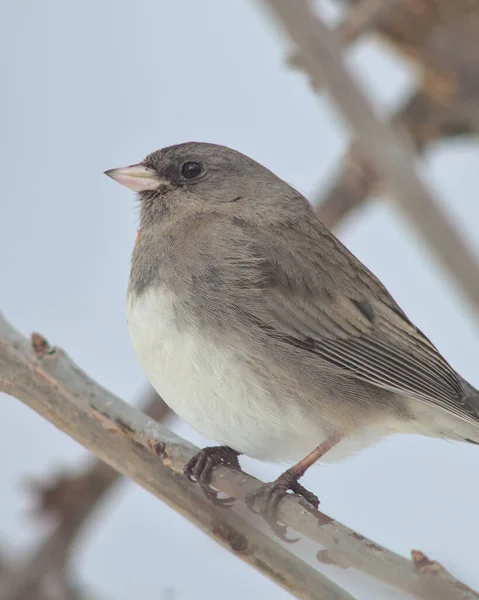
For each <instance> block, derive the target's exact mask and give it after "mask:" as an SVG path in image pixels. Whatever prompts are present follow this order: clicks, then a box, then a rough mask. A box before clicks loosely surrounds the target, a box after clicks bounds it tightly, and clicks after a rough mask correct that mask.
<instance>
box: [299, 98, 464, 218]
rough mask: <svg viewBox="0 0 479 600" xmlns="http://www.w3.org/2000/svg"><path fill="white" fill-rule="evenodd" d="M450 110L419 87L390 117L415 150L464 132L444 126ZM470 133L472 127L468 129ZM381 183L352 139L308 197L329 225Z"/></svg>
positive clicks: (360, 204)
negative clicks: (325, 181) (325, 184)
mask: <svg viewBox="0 0 479 600" xmlns="http://www.w3.org/2000/svg"><path fill="white" fill-rule="evenodd" d="M450 118H451V116H450V111H449V110H447V109H445V108H444V106H442V105H438V104H437V103H435V102H434V101H433V100H432V99H431V98H430V97H428V96H426V95H425V94H424V93H423V92H422V91H419V92H417V93H416V94H414V95H413V96H412V98H410V99H409V100H408V102H407V103H406V104H405V105H404V106H403V107H402V108H401V109H400V110H399V111H398V112H397V113H396V114H394V115H392V117H391V119H390V121H391V123H392V124H393V126H394V127H398V128H400V129H402V130H404V131H405V132H406V133H407V134H408V135H409V137H410V139H411V140H412V142H413V143H414V148H415V150H416V152H417V153H418V154H420V153H422V152H423V151H424V149H425V147H426V145H427V144H428V143H429V142H431V141H434V140H437V139H439V138H440V137H444V136H447V137H453V136H457V135H459V133H461V134H463V135H464V134H465V133H466V131H465V130H461V131H460V132H459V131H458V130H457V129H456V130H454V129H453V128H452V127H449V129H448V128H447V127H446V126H447V124H448V122H449V124H450V125H452V123H451V121H450ZM468 133H472V131H470V130H469V131H468ZM381 187H384V185H381V179H380V177H379V176H378V174H377V172H376V170H375V169H374V167H373V166H372V164H371V163H370V161H368V160H367V159H366V158H364V157H363V155H362V154H361V151H360V148H358V143H357V142H356V141H353V142H352V143H351V145H350V146H349V148H348V150H347V151H346V153H345V155H344V156H343V157H342V158H341V160H340V161H339V169H338V172H337V173H336V174H335V176H334V177H333V181H332V183H331V185H330V186H329V188H328V189H326V191H324V190H321V191H320V192H319V193H317V194H316V195H314V194H313V196H312V198H311V201H312V203H313V205H314V206H315V207H316V214H317V215H318V217H319V218H320V219H321V221H323V223H324V224H325V225H326V226H327V227H329V228H330V229H332V228H334V227H335V226H337V225H338V224H339V223H340V222H341V221H342V220H343V219H344V218H345V217H346V216H348V215H350V214H351V213H353V212H354V211H356V210H357V209H358V208H360V207H361V206H362V205H363V204H364V202H365V201H366V200H367V199H368V197H370V195H371V194H373V193H376V192H377V191H379V190H380V189H381Z"/></svg>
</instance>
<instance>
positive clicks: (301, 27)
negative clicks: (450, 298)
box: [262, 0, 479, 311]
mask: <svg viewBox="0 0 479 600" xmlns="http://www.w3.org/2000/svg"><path fill="white" fill-rule="evenodd" d="M262 2H263V4H265V5H266V6H268V7H269V9H270V10H271V12H272V14H273V15H274V16H275V17H276V19H277V20H278V22H279V23H280V24H281V25H282V26H283V28H284V29H285V30H286V32H287V33H288V34H289V36H290V37H291V39H292V41H293V42H294V43H295V44H296V46H297V48H298V50H299V51H300V53H301V55H302V62H303V64H304V69H305V70H306V71H307V72H308V74H309V75H310V77H311V78H312V79H313V80H317V79H318V78H322V81H324V85H325V86H326V87H327V88H328V90H329V92H330V94H331V96H332V98H333V99H334V101H335V104H336V106H337V107H338V109H339V111H340V112H341V114H342V116H343V118H344V120H345V121H346V122H347V123H348V124H349V125H350V127H351V130H352V131H353V132H354V134H355V137H356V138H357V140H358V143H359V144H360V146H361V149H362V151H363V153H364V155H365V156H366V157H367V158H368V159H369V160H370V161H371V163H372V164H374V165H375V167H376V169H377V171H378V173H379V174H380V175H381V176H382V177H383V179H384V181H385V182H386V184H387V186H388V187H389V189H390V190H391V191H392V193H393V195H394V197H395V199H396V201H397V203H398V205H399V207H400V208H401V209H402V211H403V212H404V214H405V215H406V216H407V217H408V219H409V220H410V222H411V224H412V225H413V226H414V227H415V228H416V229H417V230H418V231H419V233H420V234H422V236H423V237H424V239H425V240H426V241H427V242H428V243H429V245H430V246H431V248H432V249H433V250H434V252H435V254H436V256H437V257H438V258H439V260H440V261H441V262H442V264H443V265H444V266H445V267H446V268H447V269H448V271H449V273H450V275H451V276H452V277H453V278H454V279H455V280H456V282H457V284H458V285H459V287H460V289H462V291H463V293H464V295H465V297H466V298H467V299H468V300H469V302H470V303H471V304H472V306H473V307H474V308H475V309H476V311H479V285H478V281H479V270H478V267H477V263H476V260H475V258H474V256H473V255H472V253H471V251H470V249H469V248H468V247H467V245H466V244H465V243H464V242H463V240H462V237H461V235H460V234H459V233H458V231H457V230H456V228H455V227H454V226H453V225H452V224H451V223H449V221H448V220H447V218H446V217H445V215H444V213H443V211H442V210H441V209H440V207H439V206H438V205H437V203H436V202H435V200H434V198H433V196H432V195H431V194H430V192H429V190H428V188H427V187H426V185H425V184H424V183H423V182H422V181H421V179H420V178H419V176H418V174H417V172H416V169H415V166H414V154H413V153H412V152H411V150H410V144H409V143H408V141H407V140H406V138H405V136H403V135H400V134H399V132H395V131H394V130H393V128H392V127H391V126H390V125H389V124H388V123H387V122H385V121H381V120H380V119H378V118H377V117H376V115H375V113H374V110H373V109H372V107H371V105H370V103H369V102H368V100H367V99H366V97H365V95H364V94H363V93H362V92H361V90H360V88H359V87H358V85H356V83H355V81H354V78H353V76H352V74H351V73H350V71H349V69H348V68H347V67H346V66H345V65H344V64H343V60H342V57H341V48H340V44H339V42H338V41H337V40H336V39H335V36H334V34H333V33H332V32H331V31H330V30H329V29H328V28H327V27H326V26H325V25H324V23H323V22H322V20H321V19H320V18H319V16H318V15H317V14H316V13H315V12H314V10H313V9H312V8H311V6H310V3H309V2H308V1H307V0H295V2H290V0H262Z"/></svg>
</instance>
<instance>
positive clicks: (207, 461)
mask: <svg viewBox="0 0 479 600" xmlns="http://www.w3.org/2000/svg"><path fill="white" fill-rule="evenodd" d="M239 454H240V453H239V452H236V450H233V449H232V448H230V447H229V446H209V447H207V448H203V450H200V451H199V452H198V453H197V454H195V455H194V456H193V458H192V459H191V460H190V461H188V463H187V465H186V466H185V469H184V473H185V475H186V477H188V479H189V480H190V481H194V482H197V483H198V484H199V486H200V488H201V490H202V491H203V493H204V494H205V496H206V497H207V498H208V499H209V500H211V501H212V502H213V503H214V504H216V505H217V506H222V507H225V508H228V507H230V506H232V504H233V503H234V498H218V492H216V490H214V489H213V488H212V487H211V485H210V481H211V472H212V471H213V469H214V467H216V466H217V465H225V466H227V467H231V468H233V469H238V470H239V471H241V466H240V464H239V460H238V456H239Z"/></svg>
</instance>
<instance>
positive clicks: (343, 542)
mask: <svg viewBox="0 0 479 600" xmlns="http://www.w3.org/2000/svg"><path fill="white" fill-rule="evenodd" d="M0 391H4V392H7V393H9V394H11V395H14V396H16V397H17V398H19V399H20V400H22V401H23V402H25V403H26V404H27V405H29V406H30V407H31V408H33V409H34V410H36V411H37V412H38V413H39V414H41V415H42V416H44V417H45V418H46V419H48V420H49V421H50V422H52V423H54V424H55V425H56V426H57V427H59V428H60V429H62V430H63V431H65V432H66V433H68V434H69V435H71V436H72V437H74V438H75V439H76V440H77V441H79V442H80V443H81V444H83V445H84V446H85V447H87V448H89V449H90V450H91V451H92V452H95V453H96V454H97V455H98V456H100V457H101V458H102V459H103V460H105V461H106V462H108V463H109V464H110V465H111V466H112V467H113V468H116V469H118V470H119V471H120V472H121V473H122V474H124V475H125V476H127V477H130V478H131V479H133V480H134V481H136V482H137V483H139V484H140V485H141V486H143V487H145V488H146V489H148V490H149V491H151V492H152V493H153V494H155V495H156V496H157V497H159V498H160V499H162V500H163V501H165V502H166V503H168V504H169V505H170V506H172V507H173V508H174V509H175V510H177V511H179V512H180V513H182V514H183V515H184V516H186V517H187V518H188V519H189V520H190V521H192V522H193V523H195V524H196V525H197V526H198V527H200V528H201V529H203V530H204V531H205V532H206V533H208V534H209V535H210V536H212V537H214V538H215V539H217V540H219V541H221V543H222V544H223V545H224V546H225V547H227V548H229V549H230V550H231V551H233V552H234V553H235V554H237V555H238V556H240V557H241V558H243V560H245V561H247V562H248V563H250V564H251V565H253V566H255V567H256V568H258V569H259V570H261V571H262V572H263V573H265V574H267V575H268V576H269V577H271V578H272V579H274V580H275V581H277V582H278V583H280V584H281V585H283V586H284V587H286V588H287V589H289V590H290V591H292V592H293V593H294V594H296V595H297V596H298V597H304V598H326V599H329V598H335V599H345V598H350V596H349V595H348V594H347V593H346V592H344V591H342V590H341V589H340V588H338V587H337V586H336V585H335V584H333V583H331V582H330V581H329V580H328V579H327V578H326V577H324V576H323V575H321V574H320V573H318V572H316V571H314V570H313V569H311V568H310V567H308V566H306V565H305V564H304V563H302V561H300V560H299V559H297V558H296V557H295V556H293V555H291V554H290V553H288V552H286V551H285V550H284V549H283V548H282V547H281V546H279V545H278V544H277V543H275V542H274V541H273V540H271V539H270V538H268V537H267V536H265V535H264V534H262V533H260V532H259V531H257V530H255V529H254V528H253V527H252V526H251V525H250V524H249V523H247V522H246V521H244V520H243V519H241V518H240V517H239V516H238V515H236V514H235V513H234V512H233V511H220V510H219V509H216V508H215V507H213V506H212V505H211V504H210V503H209V502H208V501H206V500H205V498H204V497H203V495H202V494H201V493H200V492H199V490H198V488H197V486H195V485H194V484H191V483H189V482H187V480H186V478H185V477H184V476H183V475H182V472H183V467H184V465H185V464H186V462H187V461H188V460H189V459H190V458H191V456H193V454H194V453H195V452H196V451H197V449H196V448H194V447H193V446H192V445H191V444H189V443H188V442H186V441H184V440H182V439H181V438H180V437H178V436H177V435H175V434H174V433H173V432H171V431H169V430H168V429H167V428H165V427H164V426H162V425H161V424H159V423H157V422H155V421H154V420H152V419H151V418H148V417H147V416H146V415H144V414H143V413H141V412H140V411H138V410H137V409H135V408H133V407H131V406H130V405H128V404H126V403H125V402H123V401H122V400H120V399H119V398H118V397H116V396H114V395H113V394H111V393H110V392H108V391H107V390H105V389H104V388H102V387H101V386H99V385H98V384H97V383H95V382H94V381H93V380H92V379H90V378H89V377H88V376H87V375H86V374H85V373H84V372H83V371H81V369H80V368H79V367H78V366H77V365H75V364H74V363H73V361H72V360H71V359H70V358H69V357H68V356H67V355H66V354H65V353H64V352H63V351H62V350H60V349H55V348H52V349H51V350H50V351H49V352H47V353H46V354H45V355H44V356H43V358H42V359H38V358H36V357H35V356H32V353H31V352H30V349H29V345H28V343H27V341H26V340H25V339H24V338H23V337H22V336H20V334H18V332H16V331H15V330H14V329H13V328H12V327H11V326H10V325H9V324H8V323H7V322H6V321H5V320H4V319H3V318H1V316H0ZM213 484H214V485H215V487H217V488H218V489H219V490H220V491H222V492H224V493H226V494H228V495H231V496H233V497H235V498H238V499H243V498H244V497H245V495H246V494H247V493H248V492H250V491H252V490H253V489H256V488H257V487H258V486H259V485H260V482H259V481H258V480H257V479H255V478H253V477H251V476H249V475H247V474H245V473H240V472H237V471H235V470H231V469H227V468H225V467H217V468H216V469H215V470H214V472H213ZM278 510H279V517H280V518H281V521H283V522H284V523H285V524H286V525H289V526H290V527H293V528H294V529H296V530H297V531H299V532H300V533H302V534H304V535H305V536H307V537H309V538H310V539H312V540H315V541H317V542H319V543H320V544H321V545H323V546H325V547H326V548H327V549H328V555H329V557H330V559H331V560H333V561H334V562H337V563H339V564H342V565H345V564H346V565H349V566H352V567H355V568H358V569H360V570H362V571H364V572H366V573H369V574H371V575H373V576H376V577H378V578H380V579H382V580H384V581H387V582H388V583H391V584H393V585H395V586H397V587H399V588H401V589H405V590H407V591H409V592H412V593H415V594H417V595H421V596H422V597H425V598H432V597H433V598H434V599H435V600H446V599H447V600H456V599H459V598H461V600H466V599H467V600H470V599H472V598H474V599H476V600H477V599H478V598H479V595H478V594H476V593H475V592H474V591H473V590H471V589H470V588H466V587H465V586H463V584H461V583H460V582H458V581H457V580H456V579H454V577H452V575H450V574H449V573H447V572H446V571H444V570H443V571H439V570H438V571H437V572H436V576H434V577H431V575H430V573H429V572H428V573H427V574H424V573H423V572H422V571H420V570H418V569H417V568H416V567H415V566H414V563H413V562H412V561H409V560H407V559H405V558H403V557H401V556H399V555H397V554H394V553H393V552H390V551H389V550H387V549H385V548H383V547H381V546H379V545H377V544H375V543H374V542H372V541H370V540H368V539H367V538H365V537H363V536H362V535H360V534H358V533H356V532H354V531H352V530H351V529H349V528H347V527H345V526H344V525H342V524H341V523H339V522H337V521H334V520H333V519H331V518H330V517H328V516H327V515H325V514H323V513H321V512H319V511H315V510H312V509H307V508H305V506H303V505H302V504H301V501H299V500H298V499H297V498H295V497H293V496H288V497H286V498H284V499H283V500H282V501H281V503H280V504H279V509H278ZM41 560H42V558H41V557H39V561H41ZM0 598H1V600H5V598H9V599H10V598H11V596H8V595H6V596H0Z"/></svg>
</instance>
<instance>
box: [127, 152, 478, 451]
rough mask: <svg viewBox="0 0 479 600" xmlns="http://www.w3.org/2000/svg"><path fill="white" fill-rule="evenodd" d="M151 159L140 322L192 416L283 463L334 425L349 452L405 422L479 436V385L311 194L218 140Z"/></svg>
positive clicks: (157, 372) (138, 337)
mask: <svg viewBox="0 0 479 600" xmlns="http://www.w3.org/2000/svg"><path fill="white" fill-rule="evenodd" d="M185 163H197V164H199V165H200V166H201V172H200V174H199V175H198V176H195V177H193V178H191V179H188V178H185V177H184V176H183V175H182V168H183V165H185ZM141 165H142V166H143V167H145V168H146V169H147V172H148V173H150V174H151V177H152V178H154V179H155V180H158V185H156V184H153V183H152V184H151V186H150V189H147V190H145V191H141V192H140V196H139V198H140V211H141V215H140V234H139V240H138V243H137V244H136V246H135V249H134V252H133V258H132V265H131V278H130V286H129V293H128V313H129V317H128V320H129V325H130V331H131V335H132V341H133V345H134V347H135V350H136V352H137V355H138V357H139V359H140V361H141V363H142V364H143V366H144V368H145V370H146V372H147V375H148V376H149V378H150V380H151V381H152V383H153V384H154V385H155V387H156V388H157V390H158V392H159V393H160V394H161V395H162V397H163V398H164V399H165V401H166V402H167V403H169V404H170V405H171V407H172V408H173V409H174V410H176V411H177V412H178V414H180V416H182V417H183V418H185V420H187V421H189V422H190V423H191V425H193V426H194V427H196V428H197V429H198V430H199V431H200V432H201V433H203V434H204V435H206V436H208V437H211V438H213V439H215V440H218V441H220V442H221V443H223V444H226V445H228V446H230V447H232V448H234V449H235V450H237V451H239V452H244V453H246V454H249V455H252V456H256V457H258V458H262V459H271V460H297V459H298V458H301V457H303V456H304V455H305V454H306V453H308V452H310V451H311V450H313V448H315V447H316V446H317V445H318V444H319V443H321V442H322V441H323V440H324V439H326V438H327V437H329V436H331V435H336V434H340V435H348V436H349V438H350V440H351V441H352V442H351V444H349V445H348V444H345V448H346V452H349V451H351V450H355V449H357V448H360V447H364V446H367V445H370V444H371V443H374V442H375V441H376V440H377V439H380V438H381V437H383V436H385V435H388V434H391V433H395V432H411V433H420V434H424V435H429V436H436V437H444V438H448V439H458V440H468V441H474V442H479V416H478V414H479V393H478V392H477V390H475V389H474V388H473V387H472V386H471V385H470V384H468V383H467V382H465V381H464V380H463V379H462V378H461V377H460V376H459V375H458V374H457V373H456V372H455V371H454V369H453V368H452V367H451V366H450V365H449V364H448V363H447V362H446V360H445V359H444V358H442V356H441V355H440V354H439V352H438V351H437V350H436V348H435V347H434V346H433V345H432V343H431V342H430V341H429V340H428V339H427V337H426V336H425V335H424V334H423V333H422V332H421V331H420V330H419V329H417V328H416V327H415V326H414V325H413V324H412V323H411V321H409V319H408V318H407V316H406V315H405V314H404V312H403V311H402V310H401V308H400V307H399V306H398V305H397V303H396V302H395V301H394V299H393V298H392V297H391V295H390V294H389V293H388V291H387V290H386V288H385V287H384V286H383V285H382V284H381V282H380V281H379V280H378V279H377V278H376V277H375V276H374V275H373V274H372V273H371V272H370V271H369V270H368V269H367V268H366V267H365V266H364V265H363V264H362V263H361V262H360V261H359V260H358V259H357V258H355V257H354V256H353V255H352V254H351V253H350V252H349V251H348V250H347V249H346V248H345V247H344V246H343V244H342V243H341V242H340V241H339V240H338V239H337V238H336V237H335V236H334V235H333V234H332V233H331V232H330V231H328V230H327V229H326V228H325V227H324V225H323V224H322V223H321V222H320V221H319V220H318V219H317V218H316V216H315V215H314V212H313V210H312V208H311V206H310V204H309V203H308V201H307V200H306V199H305V198H304V197H303V196H302V195H301V194H300V193H299V192H297V191H296V190H295V189H293V188H292V187H290V186H289V185H288V184H287V183H285V182H284V181H282V180H281V179H279V178H278V177H277V176H276V175H274V174H273V173H271V172H270V171H269V170H267V169H266V168H264V167H263V166H261V165H259V164H258V163H256V162H255V161H253V160H251V159H249V158H247V157H246V156H244V155H242V154H240V153H238V152H235V151H233V150H231V149H229V148H225V147H222V146H216V145H213V144H202V143H187V144H181V145H178V146H171V147H169V148H165V149H163V150H159V151H157V152H154V153H153V154H150V155H149V156H148V157H147V158H146V159H145V160H144V161H143V162H142V163H141ZM135 189H136V188H135ZM328 457H329V455H328Z"/></svg>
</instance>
